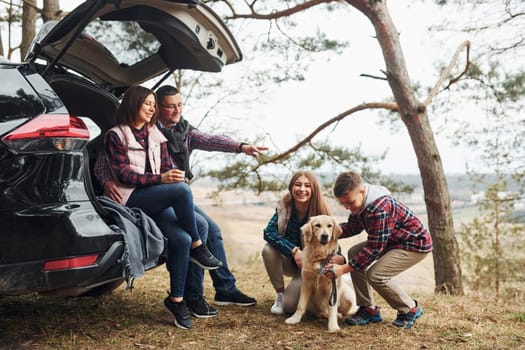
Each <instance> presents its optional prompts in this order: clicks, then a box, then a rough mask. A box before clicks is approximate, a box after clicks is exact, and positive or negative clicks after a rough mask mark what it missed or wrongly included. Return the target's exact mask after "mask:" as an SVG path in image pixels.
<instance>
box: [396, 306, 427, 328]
mask: <svg viewBox="0 0 525 350" xmlns="http://www.w3.org/2000/svg"><path fill="white" fill-rule="evenodd" d="M414 301H415V302H416V306H414V307H413V308H411V309H410V311H409V312H407V313H404V312H399V311H398V312H397V318H396V319H395V320H394V322H392V324H393V325H394V326H396V327H402V328H406V329H409V328H411V327H412V326H413V325H414V323H415V322H416V320H417V319H418V318H420V317H421V315H423V308H421V306H419V305H418V303H417V300H414Z"/></svg>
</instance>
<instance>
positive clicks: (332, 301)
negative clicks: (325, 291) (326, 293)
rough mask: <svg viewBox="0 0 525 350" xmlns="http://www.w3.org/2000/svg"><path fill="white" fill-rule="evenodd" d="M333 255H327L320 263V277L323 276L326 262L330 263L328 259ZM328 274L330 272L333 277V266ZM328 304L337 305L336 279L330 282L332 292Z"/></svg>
mask: <svg viewBox="0 0 525 350" xmlns="http://www.w3.org/2000/svg"><path fill="white" fill-rule="evenodd" d="M334 255H335V253H331V254H329V255H328V257H327V258H326V259H324V260H323V261H321V268H320V269H319V274H320V275H325V272H324V269H325V267H326V265H327V264H328V262H329V261H330V258H331V257H332V256H334ZM328 272H331V273H332V274H333V275H334V277H335V271H334V267H333V266H332V267H330V268H329V269H328ZM328 304H329V305H330V306H334V305H337V283H336V279H335V278H334V279H333V280H332V290H331V291H330V300H329V302H328Z"/></svg>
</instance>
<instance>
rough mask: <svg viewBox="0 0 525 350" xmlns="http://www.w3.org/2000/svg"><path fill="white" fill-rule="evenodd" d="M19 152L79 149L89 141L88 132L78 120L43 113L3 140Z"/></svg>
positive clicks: (71, 117) (80, 120) (67, 116)
mask: <svg viewBox="0 0 525 350" xmlns="http://www.w3.org/2000/svg"><path fill="white" fill-rule="evenodd" d="M2 141H3V142H4V143H5V144H7V145H8V146H9V147H11V149H13V150H14V151H16V152H19V153H46V152H50V151H51V152H53V151H54V152H56V151H74V150H81V149H82V148H83V147H84V146H85V145H86V144H87V142H88V141H89V129H88V127H87V126H86V124H85V123H84V121H82V119H80V118H79V117H76V116H73V115H68V114H42V115H39V116H38V117H35V118H33V119H31V120H30V121H29V122H27V123H25V124H24V125H22V126H20V127H19V128H16V129H15V130H13V131H11V132H10V133H9V134H7V135H5V136H4V137H2Z"/></svg>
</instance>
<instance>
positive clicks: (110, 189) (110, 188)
mask: <svg viewBox="0 0 525 350" xmlns="http://www.w3.org/2000/svg"><path fill="white" fill-rule="evenodd" d="M104 194H105V195H106V196H108V197H109V198H111V199H113V200H114V201H115V202H118V203H120V202H121V201H122V193H120V190H119V188H118V186H117V182H116V181H115V180H107V181H106V182H104Z"/></svg>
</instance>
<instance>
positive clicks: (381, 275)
mask: <svg viewBox="0 0 525 350" xmlns="http://www.w3.org/2000/svg"><path fill="white" fill-rule="evenodd" d="M365 245H366V241H365V242H361V243H358V244H356V245H355V246H353V247H351V248H350V249H349V250H348V260H350V259H352V258H353V257H354V256H356V255H357V253H358V252H359V251H360V250H361V249H362V248H363V247H364V246H365ZM427 255H428V253H417V252H410V251H407V250H403V249H392V250H389V251H387V252H386V253H385V254H384V255H382V256H381V257H380V258H379V259H377V261H376V262H375V263H374V264H372V265H371V266H369V267H368V268H367V269H366V270H364V271H352V272H351V275H352V282H353V284H354V289H355V293H356V302H357V306H375V305H376V304H375V302H374V297H373V295H372V288H374V289H375V290H376V292H377V293H378V294H379V295H380V296H381V297H383V299H385V301H386V302H387V303H388V304H389V305H390V306H391V307H393V308H394V309H396V310H397V311H400V312H405V313H406V312H408V311H410V309H411V308H413V307H414V306H415V303H414V299H412V298H411V297H409V296H408V294H407V293H406V292H405V290H404V289H403V288H402V283H400V282H399V281H396V280H395V279H392V278H393V277H395V276H397V275H398V274H400V273H401V272H403V271H405V270H407V269H408V268H410V267H412V266H414V265H415V264H417V263H418V262H420V261H421V260H423V259H424V258H425V257H426V256H427Z"/></svg>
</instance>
